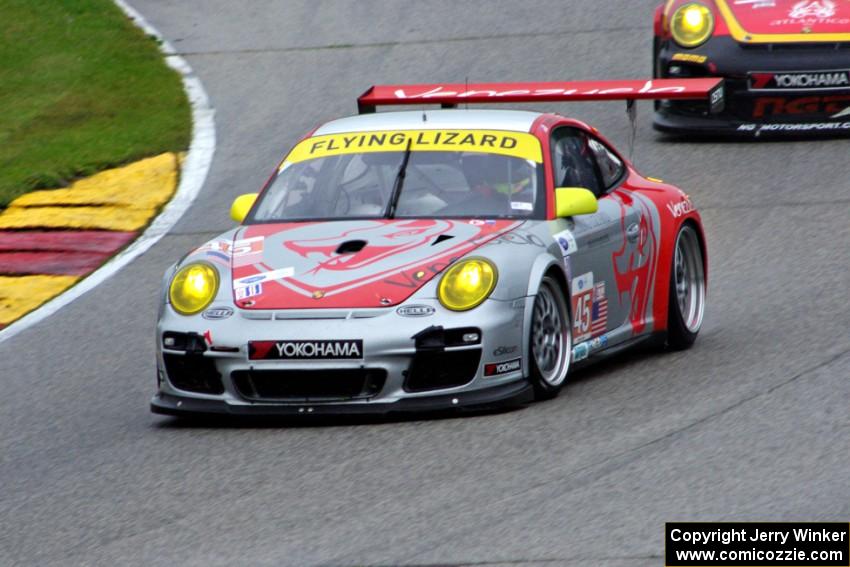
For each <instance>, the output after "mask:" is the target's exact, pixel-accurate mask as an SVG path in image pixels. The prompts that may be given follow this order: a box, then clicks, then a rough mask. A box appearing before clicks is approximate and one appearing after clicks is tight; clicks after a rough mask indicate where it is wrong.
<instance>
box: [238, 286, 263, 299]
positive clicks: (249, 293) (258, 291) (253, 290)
mask: <svg viewBox="0 0 850 567" xmlns="http://www.w3.org/2000/svg"><path fill="white" fill-rule="evenodd" d="M233 292H234V294H235V295H236V301H239V300H241V299H248V298H249V297H256V296H258V295H262V294H263V284H261V283H258V284H249V285H246V286H242V287H237V288H234V289H233Z"/></svg>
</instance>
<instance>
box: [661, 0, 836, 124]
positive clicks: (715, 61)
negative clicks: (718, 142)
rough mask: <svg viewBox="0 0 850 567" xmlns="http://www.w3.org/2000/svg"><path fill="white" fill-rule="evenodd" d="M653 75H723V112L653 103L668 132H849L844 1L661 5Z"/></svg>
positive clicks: (686, 0)
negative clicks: (724, 90) (724, 97)
mask: <svg viewBox="0 0 850 567" xmlns="http://www.w3.org/2000/svg"><path fill="white" fill-rule="evenodd" d="M653 60H654V76H655V77H665V78H677V79H678V78H685V77H722V78H725V79H726V108H725V110H724V111H723V112H721V113H717V114H711V113H710V112H709V108H708V106H707V105H706V104H705V103H704V102H699V101H696V102H694V101H675V100H667V101H661V102H658V103H656V111H657V112H656V117H655V128H656V129H658V130H661V131H663V132H671V133H681V132H688V133H705V134H729V133H732V134H740V135H746V136H760V135H769V134H786V135H787V134H791V135H808V134H844V135H846V134H848V133H850V1H848V0H699V1H693V0H668V1H667V2H665V3H664V4H662V5H660V6H658V8H657V9H656V11H655V41H654V52H653Z"/></svg>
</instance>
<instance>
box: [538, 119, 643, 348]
mask: <svg viewBox="0 0 850 567" xmlns="http://www.w3.org/2000/svg"><path fill="white" fill-rule="evenodd" d="M551 150H552V162H551V167H552V169H553V179H554V183H555V187H583V188H585V189H589V190H590V191H592V192H593V193H594V194H595V195H596V196H597V199H598V202H599V210H598V211H597V212H596V213H594V214H590V215H580V216H576V217H572V218H567V219H558V220H556V221H554V222H555V223H556V227H555V228H556V232H555V237H556V240H557V241H558V243H559V245H560V246H561V249H562V251H563V252H564V255H565V262H566V266H567V268H568V274H569V277H570V295H571V297H570V304H571V312H572V318H573V341H574V343H575V344H580V343H582V342H586V341H591V345H592V347H593V348H603V347H605V346H609V345H611V344H615V343H617V342H621V341H623V340H626V339H627V338H629V337H630V336H631V333H630V332H627V330H626V329H623V327H624V325H625V324H626V322H627V321H628V320H629V318H630V313H631V307H632V306H631V298H632V294H631V293H621V289H620V285H621V283H622V282H621V281H620V280H618V266H617V265H616V263H617V262H618V261H621V260H618V258H620V257H621V256H622V255H623V254H624V253H625V252H626V251H627V250H628V246H626V244H627V243H628V242H629V239H633V240H634V241H637V240H638V239H639V238H640V212H639V209H638V208H637V207H635V206H634V203H633V202H630V201H629V200H626V199H623V196H624V195H622V194H620V193H618V189H619V185H620V184H621V183H622V181H623V179H624V178H625V175H626V168H625V166H624V164H623V162H622V161H621V160H619V158H617V156H616V154H614V153H613V152H611V151H610V150H608V149H607V147H606V146H605V145H604V144H603V143H602V142H601V141H599V140H598V139H596V138H595V137H594V136H592V134H590V133H589V132H586V131H584V130H583V129H580V128H576V127H561V128H556V129H555V130H553V132H552V139H551ZM618 255H619V256H618ZM583 352H586V353H589V352H590V351H589V349H584V351H583ZM579 358H580V357H579Z"/></svg>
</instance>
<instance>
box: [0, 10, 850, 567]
mask: <svg viewBox="0 0 850 567" xmlns="http://www.w3.org/2000/svg"><path fill="white" fill-rule="evenodd" d="M655 4H656V0H600V1H597V2H590V1H588V0H546V1H544V0H540V1H533V2H511V1H507V0H464V1H463V2H454V1H452V0H429V1H424V2H398V1H394V0H358V1H357V2H354V1H345V0H324V1H322V0H314V1H309V2H308V1H304V2H295V1H294V0H292V1H287V2H283V1H272V0H245V1H244V2H233V1H231V0H182V1H181V2H165V1H163V0H133V5H134V7H135V8H137V9H138V10H139V11H140V12H141V13H142V14H144V15H145V17H146V18H148V19H149V20H150V22H151V23H153V24H154V25H155V26H156V27H157V28H159V29H160V30H161V31H162V32H163V34H164V35H165V36H166V37H167V38H168V39H169V40H171V41H172V42H173V44H174V45H175V47H177V49H178V50H180V52H181V53H183V54H184V55H185V57H186V58H187V59H188V61H189V62H190V63H191V65H192V66H193V67H194V69H195V71H196V72H197V73H198V75H199V76H200V77H201V79H202V80H203V82H204V84H205V86H206V88H207V90H208V91H209V94H210V97H211V99H212V104H213V105H214V107H215V108H216V111H217V115H216V124H217V134H218V141H219V145H218V148H217V152H216V156H215V160H214V163H213V167H212V170H211V172H210V175H209V177H208V179H207V183H206V185H205V187H204V190H203V192H202V194H201V196H200V197H199V199H198V200H197V202H196V204H195V205H194V206H193V207H192V208H191V209H190V211H189V212H188V213H187V214H186V216H185V217H184V218H183V220H182V221H181V222H180V223H179V224H178V225H177V227H176V228H175V230H174V231H173V232H172V233H171V234H170V235H168V236H166V237H165V238H164V239H163V240H162V241H161V242H160V243H159V244H158V245H156V246H155V247H154V248H153V249H152V250H151V251H149V252H148V253H147V254H145V255H144V256H142V257H141V258H139V259H137V260H136V261H135V262H133V263H132V264H131V265H130V266H129V267H127V268H125V269H124V270H122V271H121V272H120V273H119V274H118V275H117V276H115V277H113V278H112V279H111V280H109V281H107V282H106V283H104V284H102V285H100V286H99V287H97V288H96V289H95V290H94V291H93V292H90V293H88V294H87V295H85V296H84V297H82V298H81V299H79V300H77V301H75V302H74V303H72V304H71V305H69V306H67V307H65V308H64V309H62V310H61V311H59V312H58V313H56V314H55V315H53V316H52V317H50V318H49V319H47V320H46V321H44V322H42V323H40V324H37V325H36V326H34V327H32V328H30V329H28V330H27V331H25V332H23V333H21V334H19V335H17V336H16V337H14V338H12V339H11V340H8V341H6V342H4V343H2V344H0V380H2V382H0V383H1V384H2V387H3V392H2V396H0V525H2V529H0V565H16V564H21V565H40V566H46V565H62V566H66V565H168V566H171V565H204V566H207V565H222V566H224V565H227V566H230V565H269V566H272V565H275V566H276V565H345V566H354V565H396V564H409V565H446V564H458V563H473V564H475V565H583V566H584V565H590V566H601V567H614V566H618V567H619V566H629V567H633V566H644V565H646V566H654V567H657V566H658V565H662V564H663V559H662V555H663V545H664V541H663V528H664V522H665V521H688V520H700V521H710V520H770V521H783V520H811V521H819V520H824V521H825V520H831V521H844V522H846V521H847V520H848V518H850V411H848V408H849V407H850V331H849V330H848V329H850V302H848V289H850V275H848V274H849V272H848V269H847V261H848V258H850V254H848V249H850V222H848V219H850V170H848V168H847V163H848V156H850V141H828V140H827V141H813V142H780V143H759V144H751V143H671V142H669V141H665V140H663V139H662V138H661V137H660V136H659V135H658V134H656V133H655V132H653V131H652V129H651V127H650V122H651V104H649V103H642V104H641V105H640V111H639V120H640V128H639V131H638V136H637V139H638V142H637V147H636V150H635V153H634V159H635V162H636V164H637V166H638V168H639V169H640V170H641V171H642V172H644V173H645V174H649V175H653V176H657V177H661V178H663V179H665V180H667V181H670V182H673V183H675V184H678V185H680V186H681V187H683V188H686V189H687V190H688V191H689V192H690V194H691V196H692V198H693V200H694V202H695V204H696V205H697V206H698V207H700V209H701V211H702V213H703V219H704V221H705V225H706V227H707V232H708V241H709V249H710V256H711V266H710V282H709V311H708V314H707V318H706V322H705V325H704V327H703V332H702V334H701V336H700V339H699V341H698V342H697V345H696V346H695V347H694V349H692V350H691V351H688V352H684V353H674V354H652V353H646V354H636V355H633V356H627V357H622V358H620V359H617V360H615V361H614V362H613V363H611V364H606V365H604V366H597V367H595V368H592V369H590V370H588V371H586V372H584V373H582V374H579V375H577V376H575V377H574V380H573V381H572V382H571V384H570V385H569V386H567V387H566V388H565V390H564V391H563V393H562V395H561V396H560V397H559V398H557V399H556V400H554V401H551V402H547V403H542V404H537V405H534V406H531V407H528V408H525V409H522V410H519V411H513V412H505V413H498V414H490V415H483V416H473V417H465V418H464V417H460V418H448V419H425V418H417V419H413V420H406V421H396V422H386V421H379V422H372V423H369V422H367V423H360V422H355V423H352V422H337V423H324V424H314V425H306V426H293V425H291V424H286V423H262V424H259V425H253V426H243V427H240V426H228V427H214V426H212V424H209V423H206V424H204V423H202V424H198V425H190V424H186V423H183V422H179V421H174V420H172V419H169V418H163V417H159V416H154V415H152V414H150V413H149V411H148V401H149V399H150V396H151V395H152V393H153V390H154V383H155V378H154V340H153V339H154V321H155V317H156V310H157V302H158V289H159V285H160V279H161V275H162V272H163V270H164V269H165V268H166V267H167V266H168V265H169V264H170V263H171V262H172V261H173V260H174V259H176V258H178V257H179V256H180V255H181V254H183V253H184V252H185V251H187V250H188V249H189V248H190V247H193V246H195V245H197V244H200V243H201V242H203V241H205V240H206V239H207V238H209V237H211V236H213V235H215V234H216V233H218V232H220V231H223V230H225V229H227V228H228V227H230V226H231V221H230V220H229V218H228V210H229V205H230V202H231V200H232V198H233V197H234V196H236V195H237V194H239V193H244V192H250V191H254V190H256V189H257V188H259V186H260V185H261V183H262V182H263V181H264V180H265V179H266V178H267V177H268V175H269V173H270V172H271V170H272V168H273V167H274V165H275V164H276V163H277V160H278V159H279V158H280V156H281V155H282V153H283V152H284V151H286V150H287V149H288V148H289V147H290V146H291V145H292V144H293V143H294V142H295V141H296V140H297V139H298V138H299V137H300V136H302V135H303V134H304V133H306V132H307V131H309V130H311V129H312V128H313V127H314V126H316V125H317V124H318V123H321V122H323V121H325V120H327V119H330V118H333V117H336V116H339V115H345V114H351V113H353V112H355V111H356V104H355V98H356V96H357V95H358V94H360V93H361V92H362V91H364V90H365V89H366V88H367V87H368V86H369V85H371V84H373V83H381V82H439V81H460V82H462V81H464V80H465V79H466V78H468V79H469V80H470V81H501V80H506V81H508V80H517V81H525V80H564V79H569V78H573V79H608V78H612V79H613V78H643V77H648V76H649V74H650V70H651V62H650V52H651V25H652V9H653V8H654V6H655ZM624 106H625V105H624V104H622V103H598V104H596V103H592V104H589V103H574V104H569V105H566V104H565V105H549V106H547V107H546V108H547V109H554V110H557V111H559V112H562V113H568V114H571V115H573V116H575V117H577V118H581V119H584V120H586V121H588V122H590V123H592V124H594V125H596V126H597V127H599V129H600V130H601V131H602V132H603V133H606V134H607V135H608V136H609V137H610V138H611V139H612V140H613V141H614V142H615V143H616V144H617V145H618V146H619V147H621V148H626V147H627V141H628V132H629V128H628V122H627V120H626V118H625V112H624Z"/></svg>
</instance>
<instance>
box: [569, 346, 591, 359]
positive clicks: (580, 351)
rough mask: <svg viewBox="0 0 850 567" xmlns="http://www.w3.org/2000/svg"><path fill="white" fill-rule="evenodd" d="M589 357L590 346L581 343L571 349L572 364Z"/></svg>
mask: <svg viewBox="0 0 850 567" xmlns="http://www.w3.org/2000/svg"><path fill="white" fill-rule="evenodd" d="M588 356H590V346H589V345H588V344H587V343H581V344H580V345H576V346H574V347H573V362H579V361H581V360H584V359H585V358H587V357H588Z"/></svg>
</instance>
